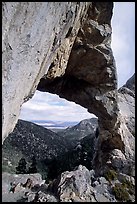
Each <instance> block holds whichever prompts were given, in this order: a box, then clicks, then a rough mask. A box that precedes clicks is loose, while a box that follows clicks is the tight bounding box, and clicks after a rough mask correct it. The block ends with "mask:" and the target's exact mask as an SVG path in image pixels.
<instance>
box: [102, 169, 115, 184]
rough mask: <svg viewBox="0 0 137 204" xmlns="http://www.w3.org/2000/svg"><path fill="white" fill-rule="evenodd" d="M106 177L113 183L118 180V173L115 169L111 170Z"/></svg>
mask: <svg viewBox="0 0 137 204" xmlns="http://www.w3.org/2000/svg"><path fill="white" fill-rule="evenodd" d="M104 176H105V178H106V179H107V180H108V181H112V180H115V179H116V178H117V172H116V171H115V170H113V169H110V170H108V171H107V172H106V173H105V174H104Z"/></svg>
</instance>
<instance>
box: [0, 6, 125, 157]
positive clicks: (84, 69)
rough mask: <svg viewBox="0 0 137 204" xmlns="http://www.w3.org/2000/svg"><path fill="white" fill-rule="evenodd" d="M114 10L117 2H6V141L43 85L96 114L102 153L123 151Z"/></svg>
mask: <svg viewBox="0 0 137 204" xmlns="http://www.w3.org/2000/svg"><path fill="white" fill-rule="evenodd" d="M112 11H113V3H112V2H5V3H3V13H2V14H3V24H2V26H3V33H2V37H3V47H2V49H3V50H2V51H3V57H2V60H3V67H2V88H3V90H2V114H3V117H2V118H3V121H2V125H3V127H2V128H3V129H2V130H3V132H2V133H3V139H4V138H5V137H6V136H7V135H8V134H9V133H10V132H11V131H12V130H13V128H14V127H15V124H16V122H17V120H18V116H19V112H20V107H21V105H22V103H23V102H25V101H27V100H29V98H31V97H32V96H33V94H34V92H35V90H36V89H38V90H40V91H48V92H51V93H56V94H58V95H59V96H60V97H63V98H65V99H67V100H69V101H74V102H75V103H77V104H80V105H81V106H83V107H85V108H87V109H88V111H89V112H90V113H94V114H95V115H97V117H98V119H99V128H100V136H99V141H98V144H97V148H98V150H99V149H100V155H103V156H104V155H105V152H107V153H108V152H109V151H111V150H113V149H120V150H121V151H122V152H123V153H124V151H125V149H124V143H123V141H122V138H121V137H122V136H121V132H119V128H120V122H119V120H118V115H119V109H118V104H117V73H116V66H115V60H114V57H113V53H112V50H111V33H112V30H111V17H112ZM15 76H16V77H15ZM97 157H98V156H97ZM104 157H105V156H104ZM95 160H96V159H95Z"/></svg>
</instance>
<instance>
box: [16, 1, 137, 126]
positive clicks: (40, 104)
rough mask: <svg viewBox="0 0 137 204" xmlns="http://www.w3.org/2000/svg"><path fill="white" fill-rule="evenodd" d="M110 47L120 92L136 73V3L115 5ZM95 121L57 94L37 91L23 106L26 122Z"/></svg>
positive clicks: (115, 3)
mask: <svg viewBox="0 0 137 204" xmlns="http://www.w3.org/2000/svg"><path fill="white" fill-rule="evenodd" d="M111 25H112V42H111V47H112V50H113V55H114V58H115V61H116V67H117V76H118V88H119V87H121V86H122V85H124V84H125V83H126V81H127V80H128V79H129V78H130V77H131V76H132V75H133V74H134V73H135V2H114V8H113V16H112V20H111ZM91 117H96V116H95V115H93V114H90V113H89V112H88V111H87V109H85V108H83V107H81V106H80V105H77V104H75V103H74V102H69V101H67V100H65V99H61V98H59V96H57V95H55V94H50V93H45V92H39V91H36V93H35V94H34V96H33V98H32V99H30V100H29V101H28V102H26V103H24V104H23V105H22V108H21V113H20V117H19V118H20V119H23V120H27V121H32V120H33V121H35V120H52V121H78V122H80V121H81V120H83V119H87V118H91Z"/></svg>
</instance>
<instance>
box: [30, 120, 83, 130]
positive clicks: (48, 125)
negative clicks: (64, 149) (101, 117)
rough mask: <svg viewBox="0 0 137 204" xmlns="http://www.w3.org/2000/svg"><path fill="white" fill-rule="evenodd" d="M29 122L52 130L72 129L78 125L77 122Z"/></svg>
mask: <svg viewBox="0 0 137 204" xmlns="http://www.w3.org/2000/svg"><path fill="white" fill-rule="evenodd" d="M31 122H32V123H35V124H37V125H40V126H42V127H45V128H50V129H54V128H59V129H60V128H62V129H65V128H67V127H72V126H74V125H76V124H78V123H79V122H78V121H72V122H71V121H69V122H68V121H51V120H31Z"/></svg>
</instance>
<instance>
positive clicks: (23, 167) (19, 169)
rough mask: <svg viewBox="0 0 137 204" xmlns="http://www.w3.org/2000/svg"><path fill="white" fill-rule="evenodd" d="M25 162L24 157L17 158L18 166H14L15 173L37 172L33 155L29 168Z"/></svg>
mask: <svg viewBox="0 0 137 204" xmlns="http://www.w3.org/2000/svg"><path fill="white" fill-rule="evenodd" d="M26 165H27V162H26V160H25V158H21V159H20V160H19V163H18V166H17V167H16V174H30V173H32V174H33V173H37V167H36V165H37V162H36V158H35V156H33V157H32V163H31V164H30V166H29V169H27V167H26Z"/></svg>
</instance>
